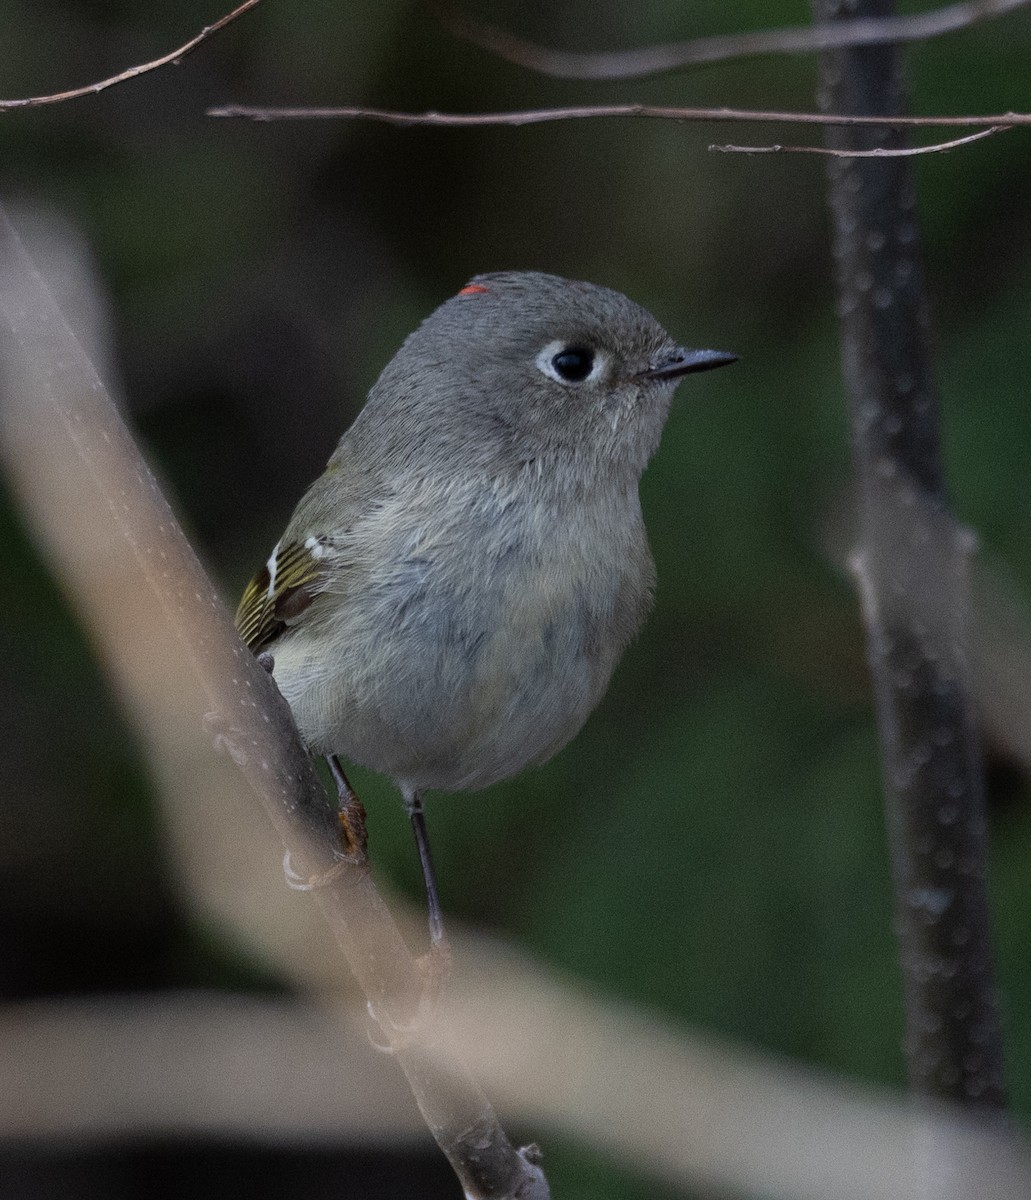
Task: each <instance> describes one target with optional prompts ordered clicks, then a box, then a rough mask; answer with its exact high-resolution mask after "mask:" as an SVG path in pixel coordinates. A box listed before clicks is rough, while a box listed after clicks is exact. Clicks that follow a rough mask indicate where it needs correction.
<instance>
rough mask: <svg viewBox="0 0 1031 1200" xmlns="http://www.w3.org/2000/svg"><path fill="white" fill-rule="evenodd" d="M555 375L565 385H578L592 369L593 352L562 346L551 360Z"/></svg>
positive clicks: (579, 347) (577, 347) (583, 348)
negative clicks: (564, 382)
mask: <svg viewBox="0 0 1031 1200" xmlns="http://www.w3.org/2000/svg"><path fill="white" fill-rule="evenodd" d="M551 365H552V368H553V369H554V371H555V374H556V375H557V376H558V377H559V378H560V379H564V380H565V381H566V383H580V382H581V381H582V380H584V379H586V378H587V376H588V375H590V373H591V370H592V369H593V367H594V351H593V350H587V349H586V348H585V347H583V346H564V347H563V348H562V349H561V350H560V351H559V352H558V354H556V355H555V356H554V358H552V360H551Z"/></svg>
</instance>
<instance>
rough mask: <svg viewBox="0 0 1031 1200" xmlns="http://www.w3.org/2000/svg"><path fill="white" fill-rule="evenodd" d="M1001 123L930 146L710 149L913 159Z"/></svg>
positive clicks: (985, 134) (976, 137) (996, 129)
mask: <svg viewBox="0 0 1031 1200" xmlns="http://www.w3.org/2000/svg"><path fill="white" fill-rule="evenodd" d="M1005 132H1006V129H1005V127H1004V126H1001V125H992V126H991V127H990V128H989V129H981V130H978V132H977V133H968V134H967V135H966V137H958V138H953V139H952V140H951V141H949V142H935V143H934V144H933V145H930V146H898V147H895V148H894V149H888V148H887V147H885V146H875V147H874V148H873V149H872V150H842V149H838V148H835V147H833V146H778V145H773V146H730V145H715V144H714V145H712V146H710V147H709V149H710V150H716V151H718V152H719V153H720V154H824V155H828V156H830V157H831V158H913V157H914V156H915V155H917V154H942V153H944V152H945V151H946V150H956V149H958V148H959V147H960V146H969V145H970V143H971V142H980V141H982V140H983V139H984V138H989V137H993V136H994V135H995V134H997V133H1005Z"/></svg>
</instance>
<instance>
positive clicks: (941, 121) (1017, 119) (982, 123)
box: [207, 104, 1031, 129]
mask: <svg viewBox="0 0 1031 1200" xmlns="http://www.w3.org/2000/svg"><path fill="white" fill-rule="evenodd" d="M207 115H208V116H209V117H238V118H239V117H242V118H245V119H247V120H250V121H340V120H352V121H353V120H363V121H382V122H384V123H385V124H387V125H398V126H401V127H402V128H408V127H415V126H422V125H432V126H442V127H444V128H458V129H462V128H469V127H478V126H482V125H507V126H522V125H539V124H543V123H545V122H549V121H586V120H599V119H603V118H645V119H647V120H655V121H715V122H724V121H730V122H753V123H757V124H774V125H820V126H825V125H842V126H846V125H857V126H859V125H870V126H874V127H877V128H884V127H886V126H888V127H898V128H913V129H920V128H946V129H947V128H961V127H964V126H967V127H969V126H977V127H987V126H991V127H993V128H997V129H1014V128H1017V127H1021V126H1026V125H1031V113H1014V112H1009V113H998V114H996V115H994V116H988V115H985V116H977V115H976V114H970V113H968V114H964V115H961V116H951V117H948V116H947V117H910V116H902V115H894V114H885V115H883V116H881V115H872V114H867V115H862V116H853V115H849V114H847V113H816V112H812V113H809V112H780V111H777V110H772V109H761V108H759V109H755V108H678V107H676V106H671V105H661V104H583V105H570V106H567V107H564V108H526V109H518V110H515V111H512V112H492V113H442V112H434V111H430V112H421V113H411V112H398V111H396V110H395V109H389V108H365V107H362V106H357V105H345V106H343V107H339V108H268V107H260V106H254V105H246V104H227V105H221V106H220V107H218V108H209V109H208V110H207Z"/></svg>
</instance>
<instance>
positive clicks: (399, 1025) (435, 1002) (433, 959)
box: [369, 937, 452, 1054]
mask: <svg viewBox="0 0 1031 1200" xmlns="http://www.w3.org/2000/svg"><path fill="white" fill-rule="evenodd" d="M451 964H452V954H451V944H450V943H449V942H448V941H447V939H446V938H444V937H441V938H440V939H438V940H436V941H434V942H433V943H432V944H431V945H430V949H429V951H428V952H427V953H426V954H423V955H422V956H421V957H419V958H417V959H416V960H415V966H416V970H417V971H418V973H419V976H420V977H421V989H420V993H419V999H418V1002H417V1005H416V1009H415V1015H414V1016H413V1017H412V1019H411V1020H410V1021H404V1022H398V1021H393V1020H391V1019H390V1018H389V1017H381V1016H380V1015H379V1014H378V1013H377V1012H376V1011H375V1009H374V1008H373V1007H372V1002H371V1001H370V1002H369V1016H370V1017H371V1018H372V1019H373V1021H375V1023H376V1025H378V1026H379V1028H380V1029H381V1030H383V1032H384V1034H385V1035H386V1038H387V1040H386V1042H381V1041H380V1040H379V1039H378V1038H376V1037H375V1036H374V1035H373V1033H372V1031H371V1030H370V1031H369V1041H370V1042H371V1043H372V1045H373V1046H374V1047H375V1048H376V1049H377V1050H381V1051H382V1052H383V1053H384V1054H395V1053H399V1052H404V1051H405V1050H409V1049H412V1048H414V1047H422V1048H424V1049H425V1048H428V1047H429V1046H431V1045H432V1044H433V1042H434V1040H435V1036H434V1032H433V1030H434V1026H435V1025H436V1023H437V1017H438V1016H439V1014H440V1006H441V1001H442V1000H443V998H444V992H445V991H446V989H447V984H448V980H449V979H450V978H451Z"/></svg>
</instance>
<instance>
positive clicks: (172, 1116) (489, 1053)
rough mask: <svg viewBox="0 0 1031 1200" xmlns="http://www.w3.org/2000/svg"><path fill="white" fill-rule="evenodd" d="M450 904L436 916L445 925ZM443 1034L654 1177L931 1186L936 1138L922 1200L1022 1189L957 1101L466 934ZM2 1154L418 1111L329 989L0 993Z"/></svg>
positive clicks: (697, 1188)
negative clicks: (621, 994)
mask: <svg viewBox="0 0 1031 1200" xmlns="http://www.w3.org/2000/svg"><path fill="white" fill-rule="evenodd" d="M452 927H453V926H452V924H451V922H450V921H449V928H452ZM458 946H459V950H460V953H459V956H458V957H459V960H460V962H461V964H462V968H463V969H462V972H461V978H459V979H458V980H457V981H456V992H457V995H456V1003H455V1004H454V1005H453V1007H452V1017H451V1019H449V1020H448V1021H447V1022H446V1023H445V1024H444V1027H443V1029H442V1039H441V1042H440V1044H439V1050H440V1052H442V1053H445V1054H447V1053H449V1052H450V1048H451V1047H453V1046H455V1045H460V1046H462V1047H463V1054H466V1053H470V1054H471V1055H472V1056H473V1058H472V1060H471V1061H472V1063H473V1066H474V1069H475V1071H476V1073H477V1075H478V1076H480V1077H482V1078H483V1079H484V1080H485V1081H487V1082H488V1083H489V1085H490V1088H491V1091H492V1092H494V1093H495V1094H496V1095H497V1096H498V1099H499V1103H500V1104H501V1105H502V1107H503V1108H504V1110H505V1112H506V1114H512V1116H513V1117H518V1118H519V1119H520V1120H521V1121H522V1122H525V1123H530V1124H532V1125H533V1126H534V1127H537V1126H540V1125H543V1124H547V1125H548V1126H550V1127H551V1128H554V1129H556V1130H558V1131H560V1132H561V1133H562V1135H563V1136H564V1137H565V1138H571V1139H574V1140H575V1141H577V1142H579V1143H581V1144H586V1145H589V1146H592V1147H594V1148H595V1149H596V1150H597V1151H598V1152H599V1153H602V1154H604V1156H605V1157H606V1158H608V1159H610V1160H611V1159H615V1160H617V1161H619V1162H621V1163H623V1164H624V1165H626V1166H628V1167H632V1168H635V1169H636V1170H638V1171H643V1172H644V1173H646V1174H647V1175H648V1176H649V1177H650V1178H651V1179H653V1180H659V1181H662V1183H663V1184H664V1185H665V1187H664V1188H663V1192H664V1194H666V1192H667V1191H669V1190H670V1189H677V1190H678V1191H679V1190H680V1189H683V1190H684V1191H685V1193H689V1194H691V1195H699V1194H701V1195H705V1196H709V1195H717V1196H723V1197H735V1196H757V1195H762V1196H766V1197H769V1198H770V1200H928V1195H929V1193H928V1190H927V1187H926V1179H925V1153H926V1146H927V1143H928V1141H929V1140H930V1139H934V1140H935V1141H936V1142H941V1143H946V1144H947V1145H948V1146H949V1155H950V1165H951V1167H952V1170H951V1172H950V1175H949V1177H948V1178H947V1179H946V1180H944V1181H943V1183H942V1186H941V1187H940V1188H939V1189H938V1190H936V1191H935V1192H934V1200H970V1198H971V1197H976V1198H977V1200H1026V1198H1027V1196H1028V1194H1029V1185H1031V1166H1029V1161H1028V1154H1027V1148H1026V1146H1025V1144H1024V1141H1023V1139H1022V1137H1021V1134H1020V1131H1019V1129H1018V1128H1016V1127H1012V1128H1010V1127H1005V1126H1003V1127H999V1126H997V1125H995V1124H993V1123H990V1122H986V1121H984V1120H983V1119H979V1116H978V1115H977V1114H972V1113H970V1112H962V1111H960V1110H959V1109H958V1108H957V1107H955V1106H951V1105H945V1104H942V1105H935V1106H928V1107H926V1108H923V1109H918V1108H916V1107H914V1105H913V1104H912V1103H911V1102H910V1100H909V1098H907V1097H904V1096H902V1095H899V1094H897V1093H894V1094H893V1093H891V1092H888V1091H886V1090H884V1089H880V1088H875V1087H873V1086H871V1085H865V1084H860V1083H858V1082H856V1081H853V1080H849V1079H844V1078H841V1077H835V1076H830V1075H828V1074H826V1073H824V1072H817V1071H815V1070H813V1069H811V1068H806V1067H803V1066H801V1065H798V1064H794V1063H790V1062H785V1061H784V1060H782V1059H779V1058H777V1057H775V1056H773V1055H764V1054H760V1053H757V1052H756V1051H754V1050H752V1049H749V1048H746V1047H744V1046H738V1045H734V1044H728V1043H726V1042H724V1041H721V1040H720V1039H718V1038H716V1037H715V1036H713V1035H711V1034H707V1035H704V1036H702V1035H699V1034H697V1033H694V1032H692V1031H690V1030H685V1029H683V1028H677V1027H675V1026H674V1025H673V1024H671V1023H666V1022H663V1021H662V1020H660V1019H659V1018H657V1017H656V1015H655V1014H654V1013H645V1012H642V1011H640V1010H635V1009H634V1008H632V1007H629V1006H627V1005H625V1004H620V1003H616V1002H613V1001H612V1000H611V999H608V998H604V997H602V996H600V995H596V994H595V995H592V994H591V993H590V992H588V991H585V990H583V989H580V988H577V987H576V986H575V985H574V984H573V983H571V981H570V980H569V979H568V978H567V977H565V976H561V977H560V976H559V975H558V974H557V973H556V974H552V973H549V972H548V971H547V970H545V969H543V968H542V967H540V966H537V965H535V964H533V963H532V962H530V961H528V960H527V959H526V958H525V957H523V956H521V955H519V954H518V953H516V952H514V951H513V950H512V949H511V948H508V947H503V946H501V945H499V944H498V943H496V942H492V941H490V940H488V939H486V938H483V937H461V938H460V939H459V943H458ZM0 1045H2V1046H3V1067H4V1084H5V1086H4V1087H3V1088H2V1089H0V1154H2V1153H3V1150H4V1149H5V1148H6V1147H7V1146H9V1145H11V1144H12V1143H14V1144H16V1145H18V1144H20V1145H24V1144H25V1143H26V1142H27V1141H36V1142H37V1143H38V1142H39V1141H41V1140H44V1139H45V1141H46V1143H47V1144H49V1145H51V1146H53V1145H54V1144H55V1143H56V1144H58V1145H60V1144H62V1143H64V1144H67V1143H68V1142H69V1141H70V1142H73V1143H74V1144H76V1145H78V1146H82V1145H86V1146H93V1145H97V1144H103V1143H110V1142H111V1141H112V1140H115V1139H128V1138H133V1139H137V1140H138V1139H145V1138H154V1137H158V1138H161V1137H168V1136H173V1137H179V1138H182V1137H184V1136H190V1135H192V1136H197V1137H202V1138H212V1137H215V1138H226V1137H229V1138H244V1139H245V1140H246V1141H247V1142H248V1144H252V1145H254V1144H256V1145H265V1146H281V1145H291V1144H296V1143H297V1141H298V1140H299V1139H303V1141H304V1142H305V1143H306V1144H308V1145H318V1146H341V1145H351V1146H354V1145H364V1146H365V1147H366V1148H367V1147H368V1146H369V1145H370V1144H371V1145H380V1146H395V1147H398V1146H401V1145H405V1144H409V1145H410V1144H411V1143H412V1142H415V1141H417V1140H418V1138H419V1133H420V1126H419V1119H418V1114H417V1113H416V1112H415V1111H414V1108H415V1106H414V1105H413V1104H411V1102H410V1099H409V1098H408V1097H407V1096H406V1095H405V1093H404V1089H403V1088H402V1087H401V1086H400V1085H399V1083H398V1080H397V1078H396V1074H395V1073H393V1072H391V1071H389V1070H388V1069H387V1068H388V1067H389V1066H390V1063H389V1062H388V1061H387V1060H386V1059H384V1057H383V1056H382V1055H376V1054H375V1053H374V1052H373V1051H372V1050H371V1049H370V1048H369V1045H368V1041H367V1039H366V1038H365V1036H364V1032H363V1031H362V1030H360V1029H358V1030H356V1029H355V1028H354V1027H353V1025H352V1024H351V1023H350V1022H349V1021H348V1020H347V1019H346V1017H345V1018H344V1019H341V1015H340V1012H339V1006H338V1004H337V1003H336V997H334V996H332V995H325V994H320V995H318V996H315V997H314V998H312V997H306V998H302V999H298V1000H291V1001H286V1000H282V999H268V998H258V997H254V996H240V995H232V996H230V995H224V994H218V993H214V992H200V993H198V992H173V993H168V992H166V993H152V994H149V995H145V996H144V995H120V996H91V997H87V998H61V999H49V1000H42V1001H29V1002H24V1003H14V1004H9V1005H6V1006H4V1005H0Z"/></svg>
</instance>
